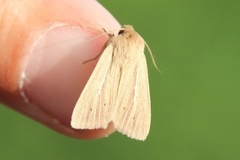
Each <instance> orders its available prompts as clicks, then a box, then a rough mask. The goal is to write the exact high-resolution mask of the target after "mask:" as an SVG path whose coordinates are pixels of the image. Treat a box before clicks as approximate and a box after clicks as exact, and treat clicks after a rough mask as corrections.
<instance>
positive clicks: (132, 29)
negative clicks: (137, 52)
mask: <svg viewBox="0 0 240 160" xmlns="http://www.w3.org/2000/svg"><path fill="white" fill-rule="evenodd" d="M131 31H134V28H133V27H132V26H130V25H124V26H123V27H122V28H121V29H120V30H119V32H118V35H120V34H123V33H124V32H131Z"/></svg>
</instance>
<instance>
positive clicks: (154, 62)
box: [144, 41, 161, 73]
mask: <svg viewBox="0 0 240 160" xmlns="http://www.w3.org/2000/svg"><path fill="white" fill-rule="evenodd" d="M144 44H145V46H146V47H147V49H148V51H149V53H150V56H151V59H152V62H153V65H154V67H155V68H156V69H157V70H158V72H160V73H161V71H160V69H159V68H158V66H157V64H156V61H155V59H154V57H153V53H152V51H151V49H150V47H149V46H148V44H147V43H146V42H145V41H144Z"/></svg>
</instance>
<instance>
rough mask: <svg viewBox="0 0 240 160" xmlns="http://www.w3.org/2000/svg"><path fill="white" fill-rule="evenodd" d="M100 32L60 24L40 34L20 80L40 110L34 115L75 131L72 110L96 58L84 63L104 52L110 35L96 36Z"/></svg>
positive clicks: (28, 99)
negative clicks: (72, 125) (72, 122)
mask: <svg viewBox="0 0 240 160" xmlns="http://www.w3.org/2000/svg"><path fill="white" fill-rule="evenodd" d="M100 33H101V31H98V32H97V31H96V32H94V31H93V30H90V29H86V28H85V29H83V28H80V27H72V26H56V27H52V28H50V29H49V30H47V31H45V32H44V33H42V34H41V35H40V36H39V37H38V38H37V40H36V42H35V44H34V45H33V49H32V51H31V53H30V54H29V56H28V58H27V60H26V65H25V69H24V70H23V72H22V79H21V82H20V90H21V95H22V98H23V99H24V100H25V102H26V103H28V104H29V105H31V106H32V107H35V108H38V109H39V110H40V111H38V112H37V113H32V116H33V117H34V116H35V117H38V118H37V119H38V120H39V121H41V122H43V123H45V124H47V125H48V126H50V127H52V128H55V129H56V128H57V129H56V130H60V129H59V128H61V125H62V126H63V130H66V128H69V129H70V131H69V132H72V130H71V126H70V119H71V114H72V110H73V108H74V106H75V103H76V101H77V99H78V97H79V95H80V93H81V91H82V89H83V88H84V86H85V84H86V82H87V80H88V78H89V76H90V75H91V72H92V70H93V69H94V67H95V64H96V61H92V62H89V63H86V64H82V63H83V62H84V61H86V60H89V59H92V58H93V57H95V56H96V55H98V54H100V52H101V50H102V47H103V45H104V43H105V42H106V39H107V37H104V36H103V37H100V38H97V39H93V38H94V37H96V36H97V35H99V34H100ZM91 39H92V40H91ZM41 114H42V115H43V116H41ZM41 117H42V119H41ZM48 123H49V124H48ZM61 132H64V131H61Z"/></svg>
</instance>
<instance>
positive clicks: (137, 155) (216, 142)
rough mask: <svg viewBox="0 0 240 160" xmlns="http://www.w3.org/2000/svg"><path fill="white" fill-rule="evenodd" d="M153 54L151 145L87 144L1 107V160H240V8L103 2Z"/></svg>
mask: <svg viewBox="0 0 240 160" xmlns="http://www.w3.org/2000/svg"><path fill="white" fill-rule="evenodd" d="M100 3H101V4H103V5H104V6H105V7H106V8H107V9H108V10H109V11H110V12H111V13H112V14H113V15H114V16H115V17H116V19H117V20H119V22H120V23H121V24H131V25H133V26H134V27H135V29H136V30H137V31H138V32H139V33H140V34H141V36H142V37H144V39H145V40H146V42H147V43H148V44H149V46H150V47H151V49H152V51H153V53H154V55H155V59H156V62H157V64H158V66H159V68H160V69H161V71H162V73H161V74H160V73H159V72H157V70H156V69H155V68H154V66H153V64H152V62H151V59H150V56H149V55H148V54H146V56H147V58H148V62H149V63H148V64H149V65H148V66H149V77H150V87H151V99H152V125H151V131H150V134H149V136H148V138H147V140H146V141H145V142H139V141H135V140H131V139H128V138H127V137H126V136H123V135H121V134H119V133H114V134H113V135H111V136H110V137H108V138H105V139H100V140H93V141H84V140H76V139H71V138H68V137H65V136H63V135H59V134H58V133H56V132H53V131H52V130H50V129H48V128H46V127H44V126H42V125H40V124H38V123H36V122H35V121H32V120H30V119H28V118H26V117H24V116H22V115H19V114H18V113H16V112H14V111H12V110H10V109H8V108H5V107H0V113H1V115H0V122H1V123H0V135H1V139H0V159H3V160H6V159H11V160H12V159H18V160H25V159H34V160H42V159H51V160H64V159H84V160H92V159H99V160H103V159H104V160H105V159H114V160H125V159H134V160H137V159H138V160H139V159H141V160H146V159H149V160H239V159H240V97H239V95H240V84H239V79H240V70H239V69H240V64H239V61H240V1H239V0H228V1H227V0H181V1H180V0H152V1H146V0H138V1H137V0H132V1H131V0H118V1H116V0H115V1H110V0H100Z"/></svg>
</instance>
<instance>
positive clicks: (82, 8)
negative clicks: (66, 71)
mask: <svg viewBox="0 0 240 160" xmlns="http://www.w3.org/2000/svg"><path fill="white" fill-rule="evenodd" d="M59 23H62V24H66V25H69V26H74V27H78V28H79V29H80V30H81V31H86V32H87V33H88V34H90V35H92V36H95V35H97V33H101V30H103V28H104V29H105V30H111V29H116V28H119V24H118V22H117V21H116V20H115V19H114V18H113V17H112V16H111V14H110V13H109V12H108V11H107V10H106V9H104V8H103V7H102V6H101V5H100V4H99V3H98V2H97V1H95V0H62V1H61V3H60V2H59V1H58V0H51V1H48V0H36V1H32V0H19V1H15V0H2V1H1V2H0V35H1V36H0V57H1V58H0V101H1V102H2V103H4V104H5V105H6V106H8V107H11V108H13V109H15V110H17V111H19V112H20V113H23V114H25V115H27V116H29V117H30V118H33V119H35V120H37V121H39V122H41V123H43V124H44V125H46V126H48V127H50V128H52V129H54V130H56V131H58V132H60V133H62V134H65V135H67V136H70V137H75V138H83V139H93V138H100V137H105V136H106V135H108V134H110V133H112V132H113V131H114V128H113V126H112V124H110V125H109V127H108V129H106V130H102V129H97V130H75V129H72V128H71V126H70V120H71V111H72V110H73V107H74V105H64V106H60V105H59V104H58V103H54V104H52V103H51V102H52V101H49V103H51V104H48V102H42V101H44V100H42V99H43V98H42V99H41V98H38V97H37V98H36V97H34V96H33V97H31V96H32V95H37V94H35V91H39V90H40V91H41V87H42V86H41V83H40V82H41V81H37V80H39V79H36V81H37V82H36V81H35V79H34V80H32V81H31V82H29V83H24V84H22V85H24V86H23V88H20V86H21V77H22V75H23V72H25V71H26V73H29V72H28V70H29V69H28V68H26V67H28V66H29V65H31V62H28V61H30V60H31V58H29V57H31V56H30V55H31V54H32V53H31V52H32V49H33V46H34V45H35V44H36V41H38V40H39V36H41V33H43V31H44V30H47V29H49V28H50V27H52V26H54V25H55V24H59ZM88 38H89V37H88ZM106 40H107V38H105V39H104V38H100V39H99V40H97V41H99V45H102V46H103V45H104V43H105V41H106ZM87 47H93V48H94V47H95V45H93V46H91V45H89V46H87ZM79 52H80V53H81V50H80V51H79ZM99 53H101V47H99V46H97V48H96V52H95V53H91V54H92V55H93V56H96V55H97V54H99ZM54 54H56V56H58V55H57V53H54ZM92 55H91V56H92ZM26 57H27V58H26ZM29 59H30V60H29ZM68 60H69V59H68ZM79 63H81V62H79ZM95 64H96V62H93V63H91V65H89V66H90V67H89V69H88V68H87V67H84V72H85V73H86V74H83V75H82V76H85V77H86V78H85V79H83V81H82V82H78V83H80V86H81V88H79V89H78V91H76V89H75V90H74V91H73V93H72V94H73V97H77V96H78V95H80V93H79V92H80V91H81V90H82V88H83V87H84V84H85V83H86V80H87V79H88V77H89V76H90V74H91V72H92V70H93V67H94V65H95ZM91 66H93V67H91ZM72 67H74V66H72ZM58 69H59V68H58ZM75 70H76V68H75ZM52 72H53V73H54V70H53V71H52ZM57 73H58V72H57ZM80 73H81V72H80ZM30 77H31V74H30ZM49 77H50V79H51V75H50V76H49ZM40 78H41V77H40ZM59 83H64V84H66V83H67V82H66V81H65V82H61V81H60V82H59ZM71 83H77V82H75V81H73V82H71ZM46 84H48V83H46ZM76 85H77V84H76ZM50 87H51V86H49V88H50ZM32 88H33V89H32ZM39 88H40V89H39ZM21 89H22V90H23V91H24V92H22V91H21ZM70 91H71V89H69V90H68V92H69V94H71V92H70ZM76 92H78V93H76ZM21 93H26V95H27V94H29V96H30V97H31V98H32V99H33V100H34V99H40V100H39V101H36V103H35V102H34V101H31V99H30V102H26V99H24V98H23V95H21ZM40 93H41V92H40ZM57 93H58V94H50V95H49V96H48V97H50V99H52V100H54V99H60V98H59V97H61V95H63V94H64V91H63V92H61V90H58V91H57ZM41 95H43V94H41ZM41 95H38V96H41ZM76 95H77V96H76ZM27 96H28V95H27ZM43 97H44V96H43ZM44 99H45V98H44ZM75 99H76V98H75ZM63 100H64V102H65V101H66V102H67V101H68V99H63ZM73 101H74V98H73V99H71V102H69V103H67V104H72V103H73ZM41 102H42V103H41ZM58 108H61V109H58ZM63 113H64V114H63Z"/></svg>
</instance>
